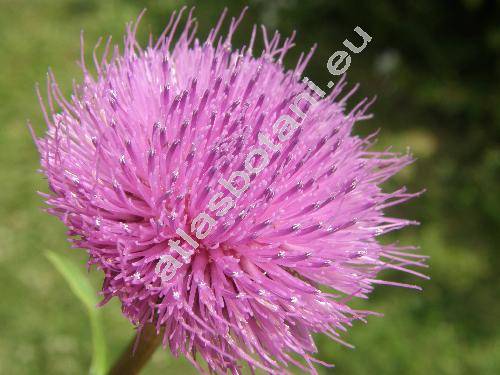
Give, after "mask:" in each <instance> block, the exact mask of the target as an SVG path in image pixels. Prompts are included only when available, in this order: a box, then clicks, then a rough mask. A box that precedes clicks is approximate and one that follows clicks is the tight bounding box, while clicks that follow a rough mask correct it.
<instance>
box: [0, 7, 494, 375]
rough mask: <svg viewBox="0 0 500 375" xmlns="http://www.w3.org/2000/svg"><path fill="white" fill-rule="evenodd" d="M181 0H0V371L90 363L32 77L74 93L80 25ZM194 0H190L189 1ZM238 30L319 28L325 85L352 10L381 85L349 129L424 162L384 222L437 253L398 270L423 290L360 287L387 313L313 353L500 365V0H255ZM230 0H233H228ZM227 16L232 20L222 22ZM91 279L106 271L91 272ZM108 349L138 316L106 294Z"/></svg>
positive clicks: (104, 24) (349, 367) (210, 20)
mask: <svg viewBox="0 0 500 375" xmlns="http://www.w3.org/2000/svg"><path fill="white" fill-rule="evenodd" d="M183 4H184V3H182V2H179V1H159V0H154V1H153V0H151V1H131V0H128V1H127V0H123V1H98V0H81V1H80V0H68V1H55V0H52V1H49V0H47V1H40V0H17V1H14V0H11V1H9V0H0V168H1V169H0V297H1V298H0V373H1V374H83V373H86V372H87V369H88V367H89V364H90V360H91V358H90V357H91V353H92V348H91V336H90V329H89V322H88V318H87V315H86V312H85V308H84V307H83V305H82V304H81V303H79V301H78V300H77V299H76V298H75V297H74V296H73V294H72V293H71V291H70V290H69V288H68V286H67V284H66V283H65V281H64V280H63V278H62V277H61V275H60V274H59V273H58V272H57V271H56V270H55V269H54V268H53V267H52V265H51V264H50V263H49V262H48V261H47V259H46V258H45V256H44V251H45V250H46V249H51V250H54V251H55V252H56V253H58V254H61V255H62V256H64V257H65V258H67V259H70V260H71V261H72V262H74V263H79V264H80V265H82V267H83V264H84V262H85V256H84V254H83V253H84V252H83V251H80V250H69V245H68V243H67V242H66V241H65V234H64V233H65V230H64V228H63V226H62V224H61V223H59V222H58V221H57V220H56V219H54V218H52V217H49V216H47V215H46V214H44V213H43V212H42V211H41V207H42V201H41V198H40V197H38V196H37V195H36V194H35V191H36V190H43V191H46V185H45V181H44V180H43V179H42V177H41V176H40V175H39V174H37V173H36V169H37V166H38V161H37V153H36V150H35V147H34V146H33V143H32V140H31V137H30V135H29V132H28V130H27V128H26V126H25V124H26V120H27V119H30V120H31V121H32V122H33V124H34V127H35V129H36V131H37V133H38V134H42V132H43V129H44V124H43V122H42V117H41V113H40V110H39V106H38V103H37V99H36V96H35V93H34V84H35V82H40V83H41V84H42V85H43V84H44V82H45V74H46V71H47V69H48V67H49V66H50V67H51V68H52V69H53V70H54V72H55V74H56V77H57V78H58V80H59V83H60V84H61V86H62V87H63V88H64V91H65V92H66V93H69V91H70V88H71V82H72V79H73V78H76V79H80V77H81V74H80V72H79V69H78V67H77V65H76V61H77V59H78V58H79V48H80V47H79V35H80V30H81V29H84V30H85V35H86V41H87V55H89V52H91V47H92V46H93V44H94V43H95V42H96V41H97V38H98V37H99V36H101V35H108V34H112V35H113V36H114V39H115V42H121V41H122V35H123V30H124V24H125V22H127V21H130V20H133V19H135V17H136V16H137V15H138V13H139V12H140V11H141V10H142V9H143V8H145V7H146V8H148V12H147V14H146V17H145V18H144V20H143V21H142V25H141V26H142V27H141V30H142V31H141V35H142V37H143V40H146V37H147V33H149V32H152V33H153V34H154V35H158V34H159V33H160V31H161V29H162V28H163V26H164V24H165V22H166V21H167V19H168V17H169V14H170V12H171V10H173V9H177V8H179V7H180V6H181V5H183ZM188 4H191V3H190V2H188ZM248 4H249V5H250V7H251V8H250V11H249V13H248V15H247V17H246V18H245V20H244V22H243V25H242V26H241V27H240V30H239V32H238V33H237V35H236V37H235V42H236V43H235V44H236V45H241V44H242V43H244V42H246V41H247V40H248V38H249V31H250V29H251V25H252V24H253V23H259V24H260V23H263V24H265V25H267V26H268V27H269V28H270V29H276V28H277V29H279V30H280V31H281V32H282V34H289V33H290V32H291V31H292V30H294V29H295V30H297V32H298V38H297V45H298V47H296V48H295V49H294V51H292V53H291V56H290V58H291V59H290V60H289V61H288V64H289V65H288V66H291V63H292V60H293V59H294V58H295V57H296V56H297V55H298V53H299V52H300V51H301V50H307V49H309V47H310V46H311V45H312V44H313V43H314V42H318V43H319V48H318V50H317V53H316V54H315V55H314V56H313V58H312V61H311V63H310V65H309V68H308V69H307V70H306V74H307V75H308V76H309V77H312V78H313V79H314V80H315V82H316V83H318V84H320V86H322V87H323V88H326V85H325V83H326V82H327V81H328V80H329V79H330V77H329V73H328V71H327V69H326V66H325V64H326V61H327V60H328V57H329V56H330V55H331V54H332V53H333V52H335V51H336V50H338V49H341V48H342V41H343V40H344V39H345V38H351V40H352V41H354V40H357V39H354V33H353V29H354V27H355V26H356V25H359V26H361V27H362V28H363V29H364V30H365V31H366V32H368V33H369V34H370V35H371V36H372V37H373V40H372V41H371V43H370V44H369V45H368V47H367V48H366V49H365V50H364V51H363V52H362V53H361V54H359V55H354V56H353V59H352V64H351V67H350V69H349V71H348V79H349V81H350V82H351V83H356V82H360V83H361V89H360V91H359V93H358V94H357V97H356V99H359V98H362V97H364V96H374V95H378V100H377V102H376V103H375V105H374V106H373V107H372V111H373V112H374V113H375V117H374V119H373V120H371V121H368V122H364V123H363V124H361V125H360V126H359V128H358V129H357V131H359V133H360V134H367V133H368V132H371V131H373V130H375V129H377V128H381V129H382V131H381V133H380V137H379V144H378V146H377V147H383V146H384V145H389V144H392V145H394V147H395V149H397V150H400V151H404V150H405V148H406V147H407V146H409V147H410V148H411V149H412V150H413V153H414V155H415V156H416V157H417V158H418V160H417V162H416V163H415V164H414V165H412V166H411V167H409V168H407V169H406V170H405V171H403V172H402V173H400V174H399V175H398V176H397V177H396V178H395V179H394V182H393V183H392V185H394V186H395V184H405V185H407V186H409V187H410V189H411V190H413V191H416V190H420V189H421V188H424V187H425V188H426V189H427V192H426V194H425V195H423V196H422V197H421V198H419V199H417V200H414V201H413V202H410V203H407V204H405V205H404V206H402V207H399V208H397V209H395V210H394V211H393V212H391V213H393V214H396V215H399V216H405V217H411V218H414V219H416V220H419V221H420V222H421V223H422V225H421V226H420V227H415V228H410V229H407V230H404V231H403V232H401V233H398V234H396V235H393V236H392V237H391V238H388V239H386V240H387V241H389V240H394V239H398V240H400V241H401V242H402V243H403V244H418V245H420V246H421V248H422V252H423V253H426V254H428V255H430V256H431V259H430V266H431V267H430V268H429V270H427V271H426V272H427V273H428V274H429V275H430V276H431V278H432V279H431V280H430V281H425V282H422V281H420V280H415V279H414V278H412V277H409V276H405V275H401V274H399V273H387V274H386V275H385V277H386V278H388V279H390V280H394V281H406V282H411V283H415V282H418V283H421V285H422V286H423V287H424V291H423V292H421V293H419V292H413V291H410V290H405V289H400V288H391V287H379V288H378V289H377V290H376V292H375V293H374V294H373V295H372V298H371V299H370V300H369V301H368V303H356V304H357V306H361V307H363V308H369V309H372V310H376V311H378V312H382V313H384V314H385V317H384V318H371V319H369V323H368V325H367V326H364V324H362V323H358V324H355V326H354V328H353V329H352V330H351V331H350V332H349V334H347V335H345V336H344V337H345V339H346V340H347V341H349V342H350V343H352V344H353V345H355V346H356V349H355V350H350V349H346V348H343V347H340V346H339V345H338V344H334V343H331V342H329V341H328V340H325V339H324V338H318V342H319V349H320V357H321V358H322V359H325V360H328V361H331V362H333V363H335V364H336V369H335V370H321V371H322V372H323V373H329V372H333V373H337V374H453V375H455V374H500V324H499V321H500V277H499V271H498V270H499V269H500V256H499V255H500V253H499V251H498V244H499V243H500V242H499V233H500V225H499V224H500V194H499V193H500V189H499V187H500V183H499V182H500V147H499V144H500V134H499V133H500V121H499V120H500V105H499V104H500V103H499V99H500V92H499V91H500V85H499V83H500V80H499V77H500V64H499V62H500V12H499V8H500V3H499V2H498V1H496V2H495V1H490V2H488V1H482V0H462V1H435V0H420V1H377V2H374V1H368V0H366V1H356V2H355V1H347V0H346V1H331V0H328V1H327V0H324V1H298V0H277V1H265V0H259V1H257V0H253V1H249V3H248ZM224 5H225V4H223V3H222V2H217V1H200V2H199V4H196V6H197V12H196V16H197V18H198V20H199V23H200V33H201V35H202V36H206V35H207V31H208V29H209V28H210V27H212V25H214V23H215V21H216V20H217V18H218V16H219V14H220V12H221V10H222V9H223V6H224ZM226 5H228V6H229V11H230V14H231V15H237V14H239V12H240V10H241V8H242V7H243V5H244V2H242V1H232V2H230V3H229V2H228V3H227V4H226ZM226 27H227V25H226ZM89 277H90V278H91V280H92V283H93V285H94V286H95V290H96V291H97V290H98V288H99V283H100V278H101V275H100V274H99V273H98V272H95V271H93V272H91V273H90V276H89ZM103 315H104V322H105V325H106V334H107V340H108V345H109V351H110V356H111V359H113V358H115V357H116V356H117V355H118V354H119V353H120V352H121V350H122V349H123V348H124V347H125V345H127V343H128V340H129V338H130V337H131V336H132V334H133V329H132V327H131V325H130V324H129V323H128V321H126V320H125V318H123V317H122V315H121V313H120V305H119V303H118V302H117V301H113V302H112V303H110V304H109V305H107V306H106V307H105V308H104V309H103ZM181 371H182V372H183V373H185V374H194V373H195V372H194V370H193V369H192V368H191V367H190V365H189V364H188V363H187V362H186V361H185V360H183V359H175V358H172V357H171V356H170V355H169V354H168V353H167V352H164V351H162V350H159V351H157V352H156V354H155V356H154V358H153V360H152V361H151V363H150V364H149V365H148V367H147V368H146V370H145V373H146V374H156V373H160V372H161V373H174V374H176V373H180V372H181Z"/></svg>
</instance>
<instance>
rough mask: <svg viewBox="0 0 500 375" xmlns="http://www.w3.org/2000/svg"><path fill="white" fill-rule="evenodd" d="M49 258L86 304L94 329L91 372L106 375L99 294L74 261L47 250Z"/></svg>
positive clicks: (96, 374)
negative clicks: (97, 306) (98, 306)
mask: <svg viewBox="0 0 500 375" xmlns="http://www.w3.org/2000/svg"><path fill="white" fill-rule="evenodd" d="M46 256H47V258H48V259H49V260H50V262H51V263H52V264H53V265H54V267H55V268H56V269H57V270H58V271H59V273H61V275H62V276H63V278H64V279H65V280H66V282H67V283H68V285H69V287H70V289H71V291H72V292H73V293H74V294H75V295H76V296H77V297H78V299H79V300H80V301H81V302H82V303H83V304H84V305H85V307H86V310H87V313H88V316H89V319H90V327H91V330H92V346H93V354H92V364H91V366H90V371H89V373H90V374H91V375H104V374H105V373H106V370H107V349H106V339H105V337H104V329H103V326H102V321H101V313H100V311H99V310H98V309H97V308H96V305H97V303H98V299H97V296H96V294H95V292H94V290H93V288H92V285H91V284H90V282H89V280H88V278H87V277H86V276H85V275H84V274H83V272H82V271H81V270H80V268H78V267H77V266H76V265H75V264H74V263H72V262H70V261H68V260H66V259H64V258H63V257H61V256H59V255H58V254H56V253H54V252H52V251H47V252H46Z"/></svg>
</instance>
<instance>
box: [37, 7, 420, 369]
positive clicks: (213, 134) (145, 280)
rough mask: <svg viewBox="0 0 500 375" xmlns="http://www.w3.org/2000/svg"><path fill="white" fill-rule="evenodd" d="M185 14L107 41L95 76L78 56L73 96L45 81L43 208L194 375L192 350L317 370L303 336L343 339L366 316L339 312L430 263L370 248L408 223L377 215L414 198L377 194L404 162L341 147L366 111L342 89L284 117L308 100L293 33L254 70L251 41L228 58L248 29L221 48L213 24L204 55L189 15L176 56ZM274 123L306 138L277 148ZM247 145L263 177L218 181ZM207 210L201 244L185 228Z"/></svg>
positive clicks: (224, 360) (212, 362)
mask: <svg viewBox="0 0 500 375" xmlns="http://www.w3.org/2000/svg"><path fill="white" fill-rule="evenodd" d="M181 14H182V12H180V13H179V15H177V16H176V15H175V14H174V15H172V17H171V19H170V23H169V24H168V26H167V28H166V30H165V32H164V33H163V34H162V35H161V36H160V38H159V39H158V41H157V42H156V43H153V42H150V43H149V45H148V46H147V47H146V48H144V49H143V48H141V47H140V46H139V44H138V43H137V41H136V38H135V33H136V28H137V24H134V25H129V27H128V33H127V37H126V39H125V49H124V51H123V53H122V54H121V53H120V52H119V50H118V48H115V49H114V50H112V53H110V43H109V42H108V44H107V45H106V47H105V52H104V54H103V56H102V58H101V59H99V58H97V57H96V56H95V58H94V60H95V65H96V71H97V74H96V77H93V76H92V75H91V74H90V72H89V71H88V70H87V68H86V66H85V63H84V61H83V59H82V67H83V72H84V81H83V83H82V84H81V85H79V86H78V87H76V88H75V90H74V93H73V95H72V96H71V99H70V100H66V99H64V97H63V96H62V95H61V93H60V90H59V88H58V86H57V84H56V83H55V80H54V78H53V76H52V75H49V77H50V78H49V87H50V90H49V94H48V95H49V109H50V113H46V122H47V125H48V131H47V133H46V135H45V137H44V138H41V139H38V140H37V146H38V148H39V151H40V155H41V164H42V168H43V171H44V173H45V174H46V176H47V178H48V181H49V186H50V190H51V193H50V194H49V195H46V201H47V204H48V205H49V212H50V213H52V214H54V215H56V216H57V217H59V218H60V219H61V220H62V221H63V222H64V223H65V224H66V225H67V226H68V228H69V235H70V236H71V238H72V241H73V243H74V245H75V246H76V247H80V248H84V249H86V250H87V252H88V254H89V257H90V258H89V259H90V260H89V263H90V264H91V265H96V266H97V267H98V268H99V269H101V270H102V271H103V273H104V284H103V288H102V293H103V295H104V301H103V303H104V302H107V301H108V300H109V299H111V298H112V297H113V296H116V297H118V298H119V299H120V301H121V303H122V306H123V313H124V314H125V315H126V316H127V317H128V318H129V319H130V320H131V321H132V322H133V323H135V324H137V325H139V326H141V325H143V324H145V323H146V322H153V323H154V324H156V326H157V328H158V331H159V332H160V331H161V332H163V343H164V345H168V346H169V347H170V349H171V351H172V352H173V353H174V354H183V355H185V356H186V357H187V358H189V359H190V360H191V362H192V363H193V364H194V365H195V366H197V367H198V366H199V365H198V363H197V362H196V360H195V353H200V354H201V356H202V357H203V359H204V360H205V361H206V362H207V364H208V366H209V368H210V369H212V370H214V371H216V372H217V373H226V371H227V370H231V371H233V372H234V373H236V372H237V371H238V369H239V367H240V365H241V361H246V362H247V363H248V365H249V366H250V367H251V368H252V369H262V370H264V371H267V372H269V373H282V372H283V371H285V370H284V368H285V367H286V366H288V364H293V365H296V366H298V367H300V368H302V369H303V370H304V371H307V372H310V373H316V370H315V368H314V365H313V364H314V362H319V361H317V360H316V359H314V357H313V356H312V354H313V353H315V352H316V347H315V344H314V342H313V340H312V338H311V333H314V332H322V333H324V334H326V335H328V336H330V337H331V338H332V339H334V340H337V341H339V342H342V341H341V340H340V339H339V331H343V330H345V327H346V326H349V325H351V322H352V321H353V320H356V319H363V318H364V317H365V316H366V315H368V314H369V312H366V311H356V310H353V309H352V308H350V307H349V305H348V301H349V300H350V297H362V298H364V297H366V296H367V295H368V294H369V293H370V292H371V291H372V289H373V285H374V284H377V283H386V284H396V283H390V282H385V281H381V280H379V279H377V274H378V273H379V272H380V271H381V270H383V269H386V268H392V269H399V270H403V271H407V272H411V273H414V274H417V275H420V274H418V273H416V272H415V271H412V270H409V269H408V268H407V266H423V261H424V257H422V256H419V255H416V254H414V253H412V252H411V250H413V249H411V248H400V247H399V248H398V247H396V246H394V245H390V246H387V245H382V244H380V243H379V242H378V240H377V236H379V235H381V234H384V233H387V232H389V231H392V230H397V229H400V228H402V227H404V226H406V225H409V224H411V222H410V221H408V220H402V219H397V218H391V217H387V216H384V213H383V210H384V209H385V208H387V207H389V206H392V205H395V204H398V203H400V202H403V201H405V200H407V199H410V198H411V197H413V196H415V194H409V193H406V192H405V190H404V189H399V190H397V191H395V192H392V193H385V192H383V191H382V190H381V188H380V184H381V183H382V182H384V181H386V180H387V179H388V178H389V177H391V176H392V175H394V174H395V173H396V172H398V171H399V170H400V169H401V168H403V167H404V166H406V165H407V164H409V163H410V162H411V157H410V156H409V155H399V154H395V153H392V152H389V151H386V152H372V151H369V150H368V149H369V147H370V145H371V137H370V138H368V139H362V138H359V137H356V136H354V135H352V128H353V125H354V123H355V122H356V121H359V120H363V119H366V118H367V117H368V116H367V115H366V110H367V108H368V105H369V103H367V101H366V100H364V101H362V102H361V103H359V104H358V105H356V106H355V107H354V109H352V110H350V111H348V110H346V100H347V98H348V97H349V96H350V94H351V93H349V94H347V95H346V96H344V97H341V92H342V90H343V88H344V86H345V83H344V82H343V81H341V82H339V83H338V84H337V85H336V86H335V88H334V89H333V91H332V92H331V93H330V94H328V95H326V96H325V97H324V98H319V97H315V100H314V103H312V102H310V103H308V102H307V101H303V102H301V103H299V106H298V107H297V108H298V110H300V111H302V112H303V114H304V116H297V111H295V112H294V111H292V110H291V109H290V105H291V104H293V103H294V101H295V100H296V97H297V95H298V94H300V93H302V92H308V88H307V85H306V84H305V83H304V82H302V81H301V80H300V77H301V75H302V72H303V70H304V68H305V66H306V64H307V62H308V60H309V58H310V57H311V54H312V50H311V52H310V53H309V54H308V55H307V56H305V57H304V56H303V57H301V59H300V60H299V62H298V63H297V66H296V67H295V69H293V70H288V71H287V70H285V68H284V67H283V65H282V63H281V62H282V59H283V57H284V55H285V53H286V52H287V50H289V49H290V48H291V47H292V46H293V36H292V37H291V38H288V39H286V40H285V41H284V42H283V43H282V44H280V43H279V40H280V37H279V35H278V34H275V35H274V37H273V38H271V39H269V38H268V37H267V34H266V32H265V30H264V43H265V48H264V50H263V51H262V53H261V55H260V57H254V55H253V53H252V47H253V44H254V39H255V35H256V30H255V28H254V30H253V33H252V35H251V40H250V42H249V44H248V46H247V47H246V48H242V49H241V50H233V49H232V48H231V36H232V35H233V33H234V31H235V29H236V27H237V26H238V23H239V22H240V20H241V17H240V18H239V19H237V20H235V19H233V20H232V22H231V25H230V29H229V32H228V35H227V37H225V38H218V37H217V35H218V32H219V29H220V28H221V24H222V18H221V20H220V21H219V23H218V24H217V26H216V27H215V28H214V29H213V30H212V32H211V33H210V34H209V36H208V38H207V40H206V41H204V42H200V41H198V40H197V39H195V27H194V26H195V20H194V19H193V18H192V16H191V13H190V14H189V17H188V19H187V21H186V25H185V27H184V30H183V31H182V33H181V35H180V37H179V38H178V39H177V42H175V43H174V41H173V40H174V34H175V31H176V29H177V27H178V24H179V22H180V20H181ZM310 94H311V97H312V95H313V93H310ZM311 103H312V104H314V105H311ZM56 106H57V107H58V108H56ZM300 111H299V112H300ZM306 113H307V115H306ZM283 114H286V115H288V116H290V117H293V118H294V119H295V121H296V122H297V123H299V124H300V126H298V127H297V128H296V129H293V131H291V133H289V134H288V138H287V139H286V140H285V141H282V142H280V140H279V139H278V138H279V136H278V135H277V134H276V125H275V124H276V121H277V119H278V118H279V117H280V116H281V115H283ZM273 125H274V126H273ZM263 136H265V137H266V138H263ZM285 138H286V137H285ZM257 145H262V147H263V148H265V149H266V155H264V154H261V155H253V158H252V159H251V160H252V163H253V164H252V165H253V166H255V165H256V164H258V163H259V161H260V162H262V161H263V160H264V159H266V157H267V163H263V165H264V164H265V167H264V168H262V169H261V170H259V171H258V172H257V171H256V170H254V173H248V176H249V179H248V181H246V180H245V181H244V179H242V180H241V181H239V182H237V181H236V178H233V182H232V184H233V185H231V186H228V185H224V184H221V183H220V180H221V179H222V180H225V181H229V180H230V179H231V174H232V173H234V172H235V171H241V170H245V162H246V158H247V156H248V154H249V153H250V152H252V150H253V149H255V147H256V146H257ZM247 170H248V168H247ZM242 183H243V184H246V185H248V186H247V187H246V189H242V188H241V186H242V185H241V184H242ZM246 185H245V186H246ZM231 188H233V191H231ZM236 192H240V194H239V195H238V194H236ZM214 197H215V198H214ZM201 213H206V214H207V217H206V222H207V223H209V224H210V225H209V224H206V225H208V226H209V227H210V231H208V230H202V229H200V227H201V224H200V223H198V224H197V225H195V226H194V227H193V220H194V219H195V218H196V217H197V216H198V215H200V214H201ZM208 217H210V219H208ZM178 229H181V230H182V231H183V232H184V233H186V234H187V235H189V236H190V238H195V234H196V231H197V230H200V231H201V232H203V235H202V236H201V239H200V236H196V239H197V241H198V242H197V244H198V246H196V247H195V248H193V253H192V256H191V257H189V259H187V261H186V262H182V263H181V261H182V259H181V257H180V255H179V254H176V253H173V252H172V249H171V246H170V245H169V241H178V242H177V243H178V244H180V245H182V246H184V247H185V248H187V247H188V246H189V243H188V242H189V241H186V238H184V237H182V236H179V231H178ZM205 229H206V228H205ZM198 234H199V233H198ZM166 255H171V256H172V257H173V258H175V259H176V260H178V261H179V264H181V266H179V268H178V269H177V272H176V274H175V276H173V277H172V278H171V279H170V280H168V281H166V280H165V279H162V277H160V275H159V274H158V272H156V271H155V270H156V268H157V266H158V265H159V262H160V261H161V257H162V256H166ZM184 260H186V259H184ZM420 276H423V275H420ZM320 287H322V290H323V291H321V290H320V289H319V288H320ZM411 287H412V286H411ZM415 288H416V287H415ZM198 368H199V369H200V370H201V368H200V367H198Z"/></svg>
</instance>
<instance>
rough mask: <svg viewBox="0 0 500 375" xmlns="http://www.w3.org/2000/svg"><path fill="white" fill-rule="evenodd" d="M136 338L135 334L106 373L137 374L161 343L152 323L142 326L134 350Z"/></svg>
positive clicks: (116, 374) (111, 374) (112, 374)
mask: <svg viewBox="0 0 500 375" xmlns="http://www.w3.org/2000/svg"><path fill="white" fill-rule="evenodd" d="M136 338H137V335H136V337H134V338H133V339H132V341H131V342H130V344H129V345H128V347H127V349H125V351H124V352H123V353H122V355H121V356H120V358H118V360H117V361H116V362H115V364H114V365H113V367H112V368H111V370H110V371H109V373H108V375H136V374H139V372H140V371H141V369H142V368H143V367H144V366H145V365H146V363H147V362H148V361H149V359H150V358H151V356H152V355H153V353H154V352H155V350H156V348H158V346H159V345H160V343H161V335H157V334H156V328H155V326H154V325H153V324H147V325H145V326H144V328H143V329H142V332H141V336H140V338H139V343H138V344H137V348H136V350H135V352H134V345H135V341H136Z"/></svg>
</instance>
